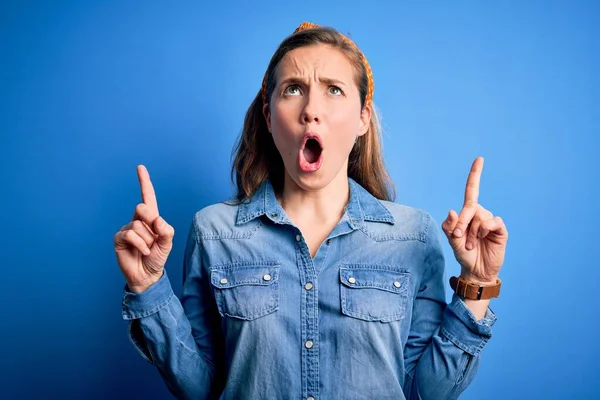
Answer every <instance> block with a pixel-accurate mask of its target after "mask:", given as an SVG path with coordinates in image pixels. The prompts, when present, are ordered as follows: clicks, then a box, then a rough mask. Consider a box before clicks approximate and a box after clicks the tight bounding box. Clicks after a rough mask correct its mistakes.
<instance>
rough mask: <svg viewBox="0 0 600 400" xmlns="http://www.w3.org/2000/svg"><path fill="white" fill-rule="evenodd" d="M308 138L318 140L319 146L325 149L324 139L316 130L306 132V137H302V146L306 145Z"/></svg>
mask: <svg viewBox="0 0 600 400" xmlns="http://www.w3.org/2000/svg"><path fill="white" fill-rule="evenodd" d="M308 139H315V140H316V141H317V142H319V146H321V151H322V150H323V141H322V140H321V136H319V134H318V133H316V132H306V133H305V134H304V137H303V138H302V145H301V146H300V147H301V148H304V146H306V142H307V141H308Z"/></svg>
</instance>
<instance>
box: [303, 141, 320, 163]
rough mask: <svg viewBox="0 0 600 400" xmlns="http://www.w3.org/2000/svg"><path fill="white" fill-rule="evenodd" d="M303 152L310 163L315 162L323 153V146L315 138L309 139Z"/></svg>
mask: <svg viewBox="0 0 600 400" xmlns="http://www.w3.org/2000/svg"><path fill="white" fill-rule="evenodd" d="M303 153H304V158H306V161H308V162H309V163H310V164H313V163H315V162H317V160H318V159H319V156H320V155H321V147H320V146H319V144H318V143H317V142H316V141H315V140H309V141H308V142H307V143H306V146H304V150H303Z"/></svg>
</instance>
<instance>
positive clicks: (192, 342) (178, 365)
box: [122, 222, 223, 399]
mask: <svg viewBox="0 0 600 400" xmlns="http://www.w3.org/2000/svg"><path fill="white" fill-rule="evenodd" d="M201 264H202V263H201V249H200V246H199V244H198V240H197V235H196V228H195V224H194V222H192V225H191V227H190V230H189V232H188V237H187V243H186V248H185V255H184V262H183V270H184V271H183V272H184V273H183V287H182V289H183V293H182V296H181V300H179V298H178V297H177V296H176V295H175V294H174V292H173V289H172V287H171V284H170V281H169V278H168V276H167V271H166V270H165V271H164V273H163V275H162V277H161V278H160V280H159V281H158V282H156V283H155V284H153V285H152V286H150V287H149V288H148V289H146V290H145V291H144V292H142V293H138V294H136V293H133V292H131V291H130V290H129V288H128V287H127V285H125V288H124V295H123V300H122V316H123V319H125V320H127V321H129V326H128V335H129V339H130V341H131V342H132V344H133V345H134V346H135V348H136V349H137V350H138V352H139V353H140V355H141V356H142V357H143V358H144V359H146V360H147V361H148V362H150V363H152V364H153V365H155V366H156V367H157V369H158V372H159V373H160V375H161V377H162V378H163V380H164V382H165V384H166V385H167V387H168V389H169V390H170V391H171V393H173V395H175V396H176V397H177V398H181V399H188V398H189V399H191V398H194V399H213V398H218V395H219V394H220V392H221V391H222V384H223V382H222V376H223V374H222V365H221V363H220V361H219V360H221V359H222V357H218V356H217V354H218V352H219V351H220V349H221V340H220V339H219V337H220V335H219V334H218V331H219V330H220V329H219V322H218V314H216V311H215V307H216V306H215V305H214V300H213V299H212V292H211V291H210V287H207V284H208V280H207V279H206V277H205V273H204V271H202V265H201Z"/></svg>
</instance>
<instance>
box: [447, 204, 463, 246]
mask: <svg viewBox="0 0 600 400" xmlns="http://www.w3.org/2000/svg"><path fill="white" fill-rule="evenodd" d="M457 223H458V214H457V213H456V211H454V210H450V211H449V212H448V217H446V219H445V220H444V222H443V223H442V230H443V231H444V233H445V234H446V237H447V238H448V242H449V243H450V246H452V247H453V248H454V247H455V246H456V245H457V243H458V242H460V240H461V239H462V238H455V237H454V235H452V232H454V228H455V227H456V224H457Z"/></svg>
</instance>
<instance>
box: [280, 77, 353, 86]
mask: <svg viewBox="0 0 600 400" xmlns="http://www.w3.org/2000/svg"><path fill="white" fill-rule="evenodd" d="M306 81H307V80H306V79H304V78H301V77H299V76H291V77H289V78H286V79H284V80H282V81H281V83H280V84H279V86H283V85H284V84H286V83H304V84H306ZM319 82H321V83H325V84H327V85H338V86H348V85H347V84H346V83H345V82H343V81H340V80H339V79H334V78H327V77H324V76H323V77H321V78H319Z"/></svg>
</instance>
